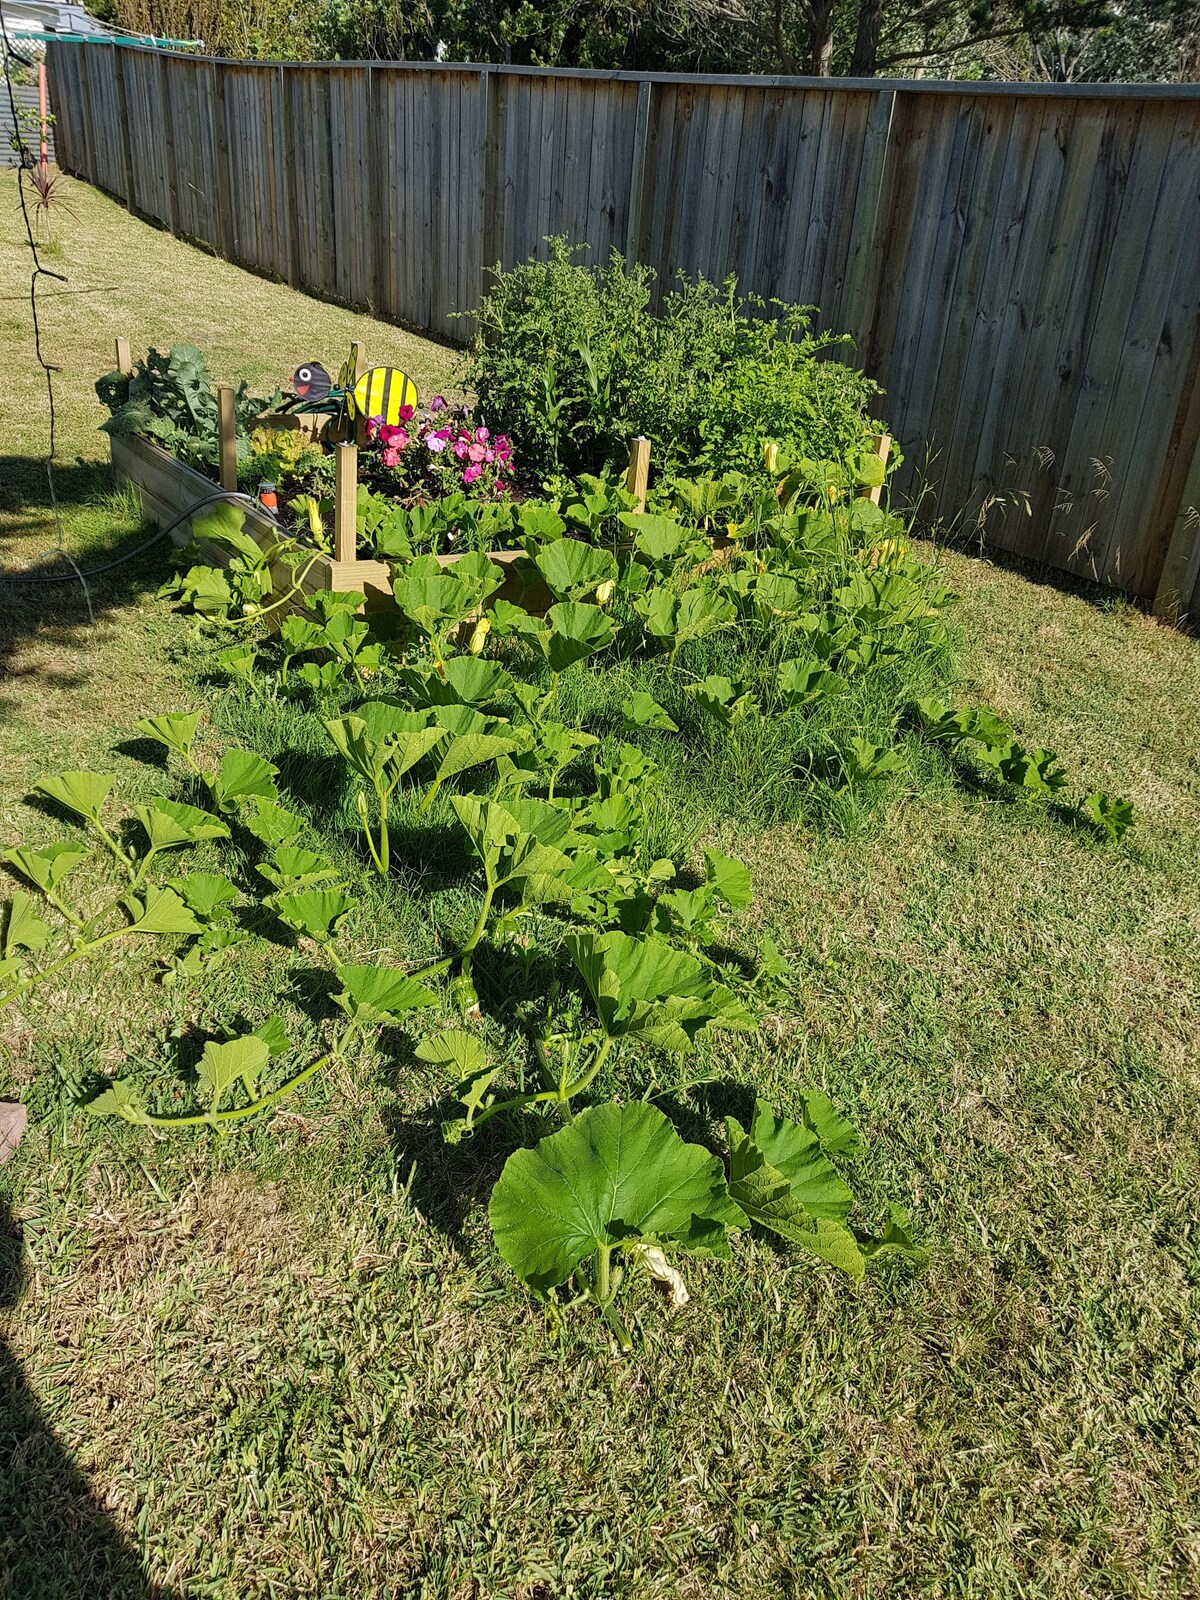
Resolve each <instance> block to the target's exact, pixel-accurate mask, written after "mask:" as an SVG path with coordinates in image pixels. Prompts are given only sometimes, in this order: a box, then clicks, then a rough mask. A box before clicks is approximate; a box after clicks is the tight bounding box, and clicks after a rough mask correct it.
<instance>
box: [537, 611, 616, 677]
mask: <svg viewBox="0 0 1200 1600" xmlns="http://www.w3.org/2000/svg"><path fill="white" fill-rule="evenodd" d="M547 615H548V617H549V619H550V637H549V639H547V640H546V645H545V649H546V659H547V661H548V662H549V663H550V670H551V671H552V672H565V671H566V669H567V668H568V667H569V666H571V665H572V664H573V663H574V662H576V661H582V660H583V659H584V658H585V656H590V655H592V654H593V653H594V652H595V651H597V650H603V649H604V647H605V645H608V644H611V643H612V641H613V639H614V638H615V637H616V632H617V628H616V624H615V623H614V622H613V620H612V618H611V617H610V616H609V614H608V612H607V611H602V610H601V608H600V607H599V606H589V605H582V604H580V603H579V602H578V601H574V600H568V601H563V602H561V603H560V604H559V605H556V606H551V607H550V610H549V612H548V613H547Z"/></svg>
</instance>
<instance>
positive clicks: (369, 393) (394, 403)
mask: <svg viewBox="0 0 1200 1600" xmlns="http://www.w3.org/2000/svg"><path fill="white" fill-rule="evenodd" d="M347 399H348V402H349V406H350V414H351V416H358V417H363V418H364V419H366V420H367V421H369V420H370V419H371V418H372V417H382V418H383V420H384V421H385V422H386V423H389V424H390V425H391V426H392V427H394V426H395V425H396V423H397V422H399V420H400V407H401V406H413V407H415V406H416V404H417V386H416V384H415V383H414V382H413V381H412V379H411V378H409V377H406V376H405V375H404V373H403V372H401V371H400V369H399V368H398V367H372V368H371V370H370V372H364V373H363V375H362V377H361V378H360V379H359V380H358V382H357V383H356V384H355V385H354V388H353V390H352V391H351V392H350V394H349V395H348V397H347Z"/></svg>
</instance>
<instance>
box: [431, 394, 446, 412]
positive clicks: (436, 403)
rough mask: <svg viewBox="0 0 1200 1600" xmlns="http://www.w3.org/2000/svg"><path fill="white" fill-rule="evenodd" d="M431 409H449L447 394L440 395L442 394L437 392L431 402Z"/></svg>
mask: <svg viewBox="0 0 1200 1600" xmlns="http://www.w3.org/2000/svg"><path fill="white" fill-rule="evenodd" d="M429 409H430V411H445V410H447V406H446V399H445V396H444V395H440V394H435V395H434V397H433V399H432V400H431V401H430V402H429Z"/></svg>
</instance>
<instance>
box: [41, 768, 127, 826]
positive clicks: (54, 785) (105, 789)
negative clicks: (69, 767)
mask: <svg viewBox="0 0 1200 1600" xmlns="http://www.w3.org/2000/svg"><path fill="white" fill-rule="evenodd" d="M116 781H117V780H116V779H115V778H114V777H113V775H112V774H111V773H108V772H53V773H48V774H47V775H46V776H45V777H44V778H39V779H38V781H37V782H36V783H35V784H34V786H33V787H34V788H35V789H36V790H37V791H38V792H39V793H40V794H44V795H47V796H48V797H49V798H50V799H51V800H57V802H58V804H59V805H60V806H65V807H66V808H67V810H68V811H74V812H75V814H76V815H77V816H80V817H86V818H87V820H88V821H89V822H98V821H99V820H100V812H101V811H102V810H103V808H104V802H105V801H106V800H107V799H108V793H109V790H110V789H111V788H112V786H113V784H114V783H115V782H116Z"/></svg>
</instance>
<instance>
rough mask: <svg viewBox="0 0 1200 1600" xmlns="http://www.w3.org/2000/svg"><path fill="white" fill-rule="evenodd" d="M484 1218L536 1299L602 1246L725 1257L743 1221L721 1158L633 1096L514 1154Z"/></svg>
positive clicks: (592, 1112) (594, 1109)
mask: <svg viewBox="0 0 1200 1600" xmlns="http://www.w3.org/2000/svg"><path fill="white" fill-rule="evenodd" d="M488 1216H489V1219H490V1221H491V1225H492V1231H493V1233H494V1234H495V1238H496V1246H497V1248H498V1250H499V1251H500V1254H501V1255H502V1256H503V1257H504V1259H505V1261H507V1262H508V1264H509V1266H510V1267H511V1268H512V1269H513V1271H514V1272H515V1273H516V1274H517V1276H518V1277H519V1278H520V1279H521V1280H522V1282H524V1283H526V1284H528V1286H529V1287H530V1288H531V1289H532V1290H533V1291H534V1293H535V1294H539V1295H545V1294H547V1293H548V1292H549V1291H550V1290H551V1289H553V1288H555V1287H557V1286H558V1285H559V1284H562V1283H566V1281H567V1280H568V1279H569V1278H570V1277H571V1275H572V1274H573V1273H574V1272H575V1270H576V1268H577V1267H579V1266H580V1264H581V1263H582V1262H583V1261H585V1260H587V1259H588V1258H589V1257H591V1256H594V1255H596V1254H597V1253H598V1252H600V1251H605V1252H608V1251H611V1250H613V1249H617V1250H625V1251H627V1250H629V1249H631V1247H632V1246H634V1245H635V1244H639V1243H643V1242H652V1243H655V1244H659V1245H672V1246H674V1247H676V1248H678V1249H682V1250H691V1251H702V1252H706V1253H708V1254H712V1255H728V1253H729V1244H728V1238H727V1230H729V1229H730V1228H739V1227H742V1226H744V1225H745V1217H744V1215H743V1213H742V1211H741V1210H740V1208H739V1207H738V1206H737V1205H736V1204H735V1203H734V1201H733V1200H732V1198H731V1197H730V1194H729V1191H728V1188H727V1187H726V1183H725V1174H724V1172H723V1170H722V1167H721V1162H720V1160H719V1159H718V1158H717V1157H716V1156H714V1155H712V1154H711V1153H710V1152H709V1151H707V1150H705V1149H704V1148H703V1146H701V1145H695V1144H685V1143H684V1141H683V1140H682V1139H681V1138H680V1137H679V1135H678V1134H677V1133H676V1132H675V1130H674V1128H673V1127H672V1126H671V1124H670V1122H668V1120H667V1118H666V1117H665V1116H663V1114H662V1112H661V1111H659V1110H657V1109H656V1108H655V1107H653V1106H649V1105H644V1104H642V1103H640V1102H636V1101H635V1102H633V1103H632V1104H629V1105H624V1106H616V1105H602V1106H593V1107H592V1108H591V1109H590V1110H587V1111H584V1112H581V1113H580V1115H579V1116H578V1117H576V1118H575V1120H574V1121H573V1122H572V1123H571V1124H570V1125H569V1126H568V1127H566V1128H564V1129H563V1130H562V1131H561V1132H560V1133H555V1134H551V1135H550V1136H549V1137H548V1138H545V1139H542V1140H541V1141H540V1142H539V1143H538V1144H537V1145H536V1146H535V1147H534V1148H533V1149H532V1150H517V1151H515V1152H514V1153H513V1154H512V1155H511V1156H509V1158H508V1160H507V1161H506V1162H505V1165H504V1171H503V1172H502V1173H501V1175H500V1179H499V1181H498V1182H497V1184H496V1187H495V1189H494V1190H493V1191H492V1198H491V1203H490V1204H489V1207H488ZM605 1265H606V1266H607V1258H606V1261H605Z"/></svg>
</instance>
